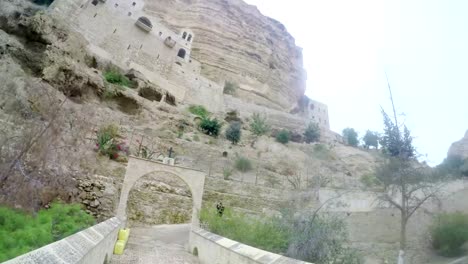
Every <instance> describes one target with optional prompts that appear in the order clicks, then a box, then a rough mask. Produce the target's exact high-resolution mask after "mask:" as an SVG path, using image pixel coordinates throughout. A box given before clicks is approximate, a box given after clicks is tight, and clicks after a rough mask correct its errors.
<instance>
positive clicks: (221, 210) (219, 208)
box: [216, 202, 224, 217]
mask: <svg viewBox="0 0 468 264" xmlns="http://www.w3.org/2000/svg"><path fill="white" fill-rule="evenodd" d="M216 210H217V211H218V215H219V217H222V216H223V213H224V205H223V203H222V202H219V203H218V204H216Z"/></svg>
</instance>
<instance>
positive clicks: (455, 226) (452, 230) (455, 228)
mask: <svg viewBox="0 0 468 264" xmlns="http://www.w3.org/2000/svg"><path fill="white" fill-rule="evenodd" d="M431 236H432V246H433V248H434V249H435V250H436V251H437V253H438V254H440V255H442V256H447V257H452V256H458V255H460V254H462V253H463V250H462V246H463V244H465V243H466V242H468V215H466V214H462V213H447V214H441V215H439V216H438V217H437V218H436V220H435V221H434V224H433V226H432V227H431Z"/></svg>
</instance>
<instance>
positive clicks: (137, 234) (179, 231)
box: [110, 225, 199, 264]
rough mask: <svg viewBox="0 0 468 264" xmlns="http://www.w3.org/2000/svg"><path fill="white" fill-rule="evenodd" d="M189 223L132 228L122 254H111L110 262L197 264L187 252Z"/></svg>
mask: <svg viewBox="0 0 468 264" xmlns="http://www.w3.org/2000/svg"><path fill="white" fill-rule="evenodd" d="M189 232H190V225H161V226H155V227H148V228H132V229H131V230H130V239H129V240H128V243H127V247H126V248H125V251H124V254H123V255H121V256H117V255H113V256H112V260H111V262H110V263H111V264H127V263H131V264H149V263H158V264H198V263H199V262H198V260H197V258H196V257H194V256H193V255H191V254H190V253H188V252H187V250H186V248H187V245H188V238H189Z"/></svg>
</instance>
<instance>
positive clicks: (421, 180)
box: [376, 80, 446, 264]
mask: <svg viewBox="0 0 468 264" xmlns="http://www.w3.org/2000/svg"><path fill="white" fill-rule="evenodd" d="M387 81H388V80H387ZM388 90H389V93H390V101H391V103H392V110H393V116H394V117H393V121H392V120H391V119H390V118H389V117H388V115H387V114H386V113H385V111H384V110H383V109H382V114H383V116H384V124H385V129H384V136H383V142H382V147H383V151H384V153H386V154H387V155H388V160H387V162H386V163H384V164H383V165H381V166H380V167H379V168H377V173H376V175H377V178H378V179H379V181H380V182H381V183H382V184H383V192H382V193H380V195H378V199H379V200H380V201H381V202H383V203H386V204H387V205H389V206H390V207H393V208H396V209H397V210H399V211H400V215H401V219H400V251H399V254H398V264H404V262H405V251H406V247H407V239H406V231H407V230H406V229H407V224H408V221H409V219H410V218H411V217H412V216H413V215H414V213H415V212H416V211H417V210H418V209H420V208H421V207H422V206H423V205H424V204H425V203H426V202H427V201H429V200H432V199H434V200H436V199H437V194H438V193H439V191H440V190H441V188H443V186H444V185H445V182H446V181H445V180H444V179H443V178H441V177H438V176H439V175H436V172H434V171H433V170H431V169H430V168H427V167H424V166H422V165H421V164H419V162H418V161H417V160H416V158H415V149H414V147H413V145H412V137H411V135H410V132H409V130H408V129H407V128H406V126H403V131H402V130H401V128H400V124H399V123H398V119H397V113H396V108H395V104H394V100H393V95H392V89H391V87H390V84H388Z"/></svg>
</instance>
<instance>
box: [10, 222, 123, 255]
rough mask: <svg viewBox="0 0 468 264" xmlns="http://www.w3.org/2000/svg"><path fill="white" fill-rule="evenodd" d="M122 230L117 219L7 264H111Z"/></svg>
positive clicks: (102, 223)
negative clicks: (116, 242)
mask: <svg viewBox="0 0 468 264" xmlns="http://www.w3.org/2000/svg"><path fill="white" fill-rule="evenodd" d="M120 228H121V222H120V220H119V219H118V218H116V217H114V218H111V219H109V220H107V221H104V222H101V223H99V224H97V225H94V226H92V227H90V228H88V229H85V230H83V231H81V232H78V233H76V234H74V235H71V236H68V237H66V238H64V239H62V240H59V241H56V242H54V243H52V244H49V245H47V246H44V247H41V248H39V249H36V250H34V251H31V252H29V253H26V254H24V255H21V256H19V257H16V258H14V259H12V260H9V261H7V262H4V264H23V263H47V264H59V263H60V264H63V263H73V264H78V263H80V264H81V263H82V264H89V263H108V261H110V259H111V257H112V251H113V249H114V244H115V241H116V239H117V235H118V232H119V229H120Z"/></svg>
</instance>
